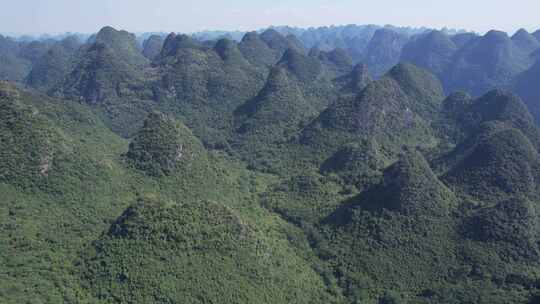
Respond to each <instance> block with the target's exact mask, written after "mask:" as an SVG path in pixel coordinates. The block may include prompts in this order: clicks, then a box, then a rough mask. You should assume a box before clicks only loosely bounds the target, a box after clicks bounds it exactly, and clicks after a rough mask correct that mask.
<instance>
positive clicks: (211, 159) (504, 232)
mask: <svg viewBox="0 0 540 304" xmlns="http://www.w3.org/2000/svg"><path fill="white" fill-rule="evenodd" d="M280 31H281V32H284V33H285V34H282V33H280ZM289 31H290V32H294V31H295V29H289ZM349 31H351V34H350V35H347V34H346V32H344V31H342V29H341V28H340V29H327V30H322V29H320V30H310V31H309V33H315V32H318V33H321V35H323V34H324V35H323V36H328V37H330V38H332V37H333V38H332V39H329V40H328V42H327V43H328V45H331V44H339V45H340V46H342V47H343V48H342V49H328V48H327V47H324V45H323V42H322V41H323V38H321V37H319V38H317V37H311V38H310V37H309V35H310V34H309V33H308V34H306V35H305V36H301V37H300V38H301V39H299V38H296V37H295V36H291V35H289V32H286V30H285V29H283V28H281V29H279V28H278V30H274V29H271V30H267V31H265V32H263V33H261V34H258V33H255V32H253V33H248V34H247V35H246V36H245V37H244V38H243V39H242V41H240V42H235V41H233V40H230V39H226V38H223V39H221V38H220V39H216V40H215V41H198V40H196V39H195V38H193V37H189V36H186V35H176V34H170V35H169V36H168V37H167V38H166V39H165V40H164V41H162V39H160V38H159V36H153V37H150V38H149V39H148V40H147V41H146V42H145V43H144V45H143V49H140V48H139V45H138V44H137V42H136V39H135V37H134V35H132V34H129V33H127V32H125V31H117V30H115V29H113V28H110V27H106V28H104V29H102V30H101V31H100V32H99V33H98V34H97V35H96V36H95V37H93V38H92V39H90V41H89V43H87V44H85V45H83V46H80V47H79V45H78V42H77V41H76V40H73V39H72V38H68V39H66V40H63V41H61V42H54V43H53V42H50V41H49V42H46V41H43V42H40V43H27V42H24V43H23V42H17V43H15V42H14V41H11V40H9V39H7V40H6V39H3V37H0V58H7V57H6V56H7V55H6V54H8V55H9V56H12V57H9V58H12V59H13V58H16V59H21V58H23V59H24V60H26V61H27V62H28V63H29V64H30V65H31V67H32V70H31V72H29V73H30V74H29V75H24V77H23V78H25V79H26V82H27V84H29V85H30V86H29V87H26V88H24V89H23V88H22V86H17V85H15V84H13V83H8V82H0V252H2V254H0V302H2V303H8V304H9V303H96V304H97V303H102V304H105V303H310V304H317V303H321V304H322V303H324V304H327V303H335V304H353V303H371V304H376V303H481V304H483V303H496V304H497V303H501V304H502V303H523V304H528V303H535V301H537V300H538V297H539V296H540V284H539V282H540V248H538V244H539V240H540V230H539V227H538V221H539V218H538V215H539V214H540V213H539V212H540V210H539V208H540V207H539V205H538V199H539V198H540V190H539V189H540V187H539V186H540V184H539V182H538V181H540V155H539V152H538V149H539V148H540V133H539V132H540V130H539V129H538V128H537V127H536V126H535V123H534V119H533V116H532V115H531V114H530V113H529V111H528V110H527V106H525V104H524V103H523V102H522V101H521V100H520V98H519V97H517V96H515V95H513V94H511V93H509V92H506V91H502V90H493V91H490V92H488V93H486V94H484V95H482V96H481V97H478V98H473V97H471V96H470V95H468V94H467V93H463V92H458V93H453V94H451V95H449V96H448V97H447V98H446V99H445V95H444V93H443V84H442V83H441V81H439V80H438V79H437V78H436V77H435V76H434V75H432V74H431V73H430V72H428V71H427V70H424V69H423V68H419V67H416V66H414V65H412V64H409V63H400V64H397V65H395V66H394V65H393V64H390V62H394V61H396V62H397V60H398V59H399V56H400V54H401V46H402V45H403V44H404V43H405V42H406V41H409V37H408V33H409V34H410V32H408V31H406V30H402V31H400V30H398V29H394V30H391V29H390V28H386V29H379V30H377V28H365V29H363V31H365V32H362V34H361V35H360V34H358V31H360V29H358V28H355V27H354V26H351V27H350V28H349ZM355 32H356V34H354V33H355ZM332 33H333V34H332ZM368 36H369V39H368V38H366V37H368ZM371 36H373V39H371ZM362 37H364V38H362ZM349 39H350V40H349ZM355 39H356V40H355ZM534 39H536V38H534V37H533V36H532V35H529V34H528V33H525V32H523V31H520V32H519V33H517V34H516V35H514V37H512V38H511V39H510V38H509V37H506V36H504V35H501V34H500V33H496V32H493V33H489V34H487V35H486V36H484V37H477V36H475V35H467V34H461V35H455V36H448V35H447V34H446V33H442V32H432V33H424V34H423V35H421V36H418V37H415V38H414V39H412V40H410V43H409V44H408V46H407V47H405V49H404V52H403V55H402V57H403V58H405V57H408V58H410V59H411V61H420V63H421V66H423V67H424V68H427V69H431V70H436V73H437V74H438V75H439V76H441V77H442V76H443V75H448V77H449V78H444V77H442V78H443V83H444V84H445V87H446V88H448V87H449V86H448V82H446V81H447V80H448V79H454V80H456V81H457V80H459V81H464V83H466V84H467V85H471V86H473V87H475V88H479V87H482V88H483V89H487V88H488V87H489V86H490V85H491V84H493V83H503V82H506V81H508V79H510V78H512V77H510V74H512V75H513V74H515V73H518V72H519V71H521V70H522V69H525V68H526V66H527V65H528V64H529V63H528V60H525V61H519V60H520V58H522V57H520V56H521V55H522V54H524V53H527V52H530V51H531V50H532V49H533V48H534V45H535V43H534V41H535V40H534ZM300 41H311V42H312V44H313V45H311V46H316V47H317V48H314V49H312V50H310V51H309V52H306V50H305V48H304V46H303V45H302V43H301V42H300ZM370 41H371V42H370ZM161 45H162V46H161ZM353 45H356V46H355V47H354V48H353ZM362 45H363V46H362ZM491 47H493V49H492V48H491ZM485 48H489V50H486V49H485ZM361 49H363V51H362V52H360V50H361ZM353 50H355V52H356V51H357V52H360V53H362V55H360V54H358V53H355V56H352V55H351V54H349V53H350V52H352V51H353ZM527 50H528V51H527ZM420 51H425V52H427V55H426V56H422V55H418V54H417V52H420ZM364 52H365V53H364ZM365 54H367V55H366V56H367V57H365V58H366V59H368V61H367V63H368V66H369V67H370V68H372V67H373V66H374V67H375V69H374V70H373V71H374V72H375V75H380V74H381V73H382V72H383V71H386V70H388V71H387V72H386V73H385V74H384V75H383V76H382V77H381V78H378V79H376V80H372V79H371V77H370V75H369V73H368V69H367V67H368V66H366V65H364V64H357V65H356V66H353V62H356V61H357V60H358V58H359V57H361V56H363V55H365ZM481 55H485V56H481ZM499 55H501V56H500V57H499ZM507 55H508V56H507ZM514 56H517V57H516V58H517V59H516V60H518V59H519V60H518V61H516V62H517V64H518V65H519V66H518V67H516V66H510V65H511V64H516V62H514V61H513V60H514V59H515V58H513V57H514ZM481 57H482V58H481ZM510 57H511V58H510ZM352 58H355V59H354V60H353V59H352ZM456 58H461V59H456ZM512 58H513V59H512ZM480 59H481V60H480ZM495 59H497V60H495ZM498 59H501V61H500V62H499V61H498ZM454 60H460V62H461V64H458V65H455V66H453V67H454V68H455V70H452V71H449V70H448V69H447V68H448V65H451V64H452V62H453V61H454ZM494 60H495V61H496V63H497V64H500V65H502V68H501V67H492V66H491V65H492V64H493V62H494ZM479 62H480V63H481V64H480V63H479ZM15 63H16V62H15ZM478 64H480V65H478ZM478 66H481V67H482V68H481V70H483V69H484V68H485V69H486V70H484V72H485V73H481V74H474V73H473V74H471V79H472V80H471V79H469V80H467V79H463V80H462V79H461V78H459V79H458V78H452V77H458V76H459V75H464V73H465V74H469V73H470V72H471V71H476V67H478ZM487 66H489V68H490V69H491V68H493V69H494V70H497V71H499V72H500V71H503V72H502V73H499V72H497V71H491V70H490V71H487V68H486V67H487ZM499 68H501V70H498V69H499ZM3 71H6V70H5V69H2V68H0V72H2V73H3ZM507 72H508V73H507ZM15 74H16V73H15ZM15 74H11V76H10V77H12V76H13V75H15ZM23 74H24V73H20V74H18V75H19V76H21V75H23ZM503 74H504V75H503ZM523 75H524V76H523V77H525V76H527V75H528V74H523ZM531 75H532V74H531ZM16 76H17V75H16ZM488 76H489V77H488ZM17 77H18V76H17ZM21 77H22V76H21ZM524 79H525V78H524ZM18 81H20V79H19V80H18ZM527 81H530V80H527ZM19 85H20V83H19ZM456 85H457V84H456ZM469 89H470V88H469ZM473 91H474V90H473Z"/></svg>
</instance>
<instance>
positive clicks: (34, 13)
mask: <svg viewBox="0 0 540 304" xmlns="http://www.w3.org/2000/svg"><path fill="white" fill-rule="evenodd" d="M538 11H540V1H535V0H515V1H512V2H509V1H507V0H491V1H488V0H480V1H474V2H473V1H465V0H454V1H452V2H445V3H441V2H439V1H432V0H431V1H430V0H410V1H407V2H406V3H404V2H403V1H396V0H379V1H377V2H367V1H358V0H357V1H354V0H341V1H329V0H311V1H307V0H298V1H294V2H292V3H291V2H290V1H285V0H274V1H271V2H270V1H257V2H255V1H247V0H231V1H227V2H219V3H215V1H210V0H198V1H193V0H181V1H174V0H155V1H152V3H151V5H149V3H148V2H147V1H143V0H116V1H112V0H94V1H92V2H89V1H85V2H82V1H72V0H41V1H39V0H19V1H11V2H10V3H5V4H4V8H3V9H2V11H1V12H0V33H8V34H19V35H24V34H32V35H36V34H46V33H48V34H58V33H65V32H79V33H93V32H96V31H98V30H99V29H100V28H101V27H102V26H105V25H111V26H113V27H115V28H118V29H125V30H128V31H131V32H153V31H156V32H158V31H164V32H186V33H188V32H197V31H203V30H228V31H231V30H240V31H246V30H255V29H260V28H265V27H268V26H272V25H289V26H297V27H311V26H327V25H343V24H378V25H384V24H392V25H396V26H411V27H423V26H424V27H429V28H443V27H448V28H455V29H465V30H470V31H476V32H480V33H483V32H486V31H488V30H490V29H498V30H503V31H506V32H508V33H510V34H511V33H513V32H515V31H516V30H518V29H519V28H525V29H527V30H529V31H534V30H537V29H539V28H540V19H538V18H537V13H536V12H538Z"/></svg>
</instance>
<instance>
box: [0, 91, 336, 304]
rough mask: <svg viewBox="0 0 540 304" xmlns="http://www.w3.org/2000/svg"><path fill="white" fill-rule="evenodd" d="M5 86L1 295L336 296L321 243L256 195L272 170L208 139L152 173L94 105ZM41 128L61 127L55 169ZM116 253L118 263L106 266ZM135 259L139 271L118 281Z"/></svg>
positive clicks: (53, 299) (14, 299) (54, 130)
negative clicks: (321, 270) (322, 267)
mask: <svg viewBox="0 0 540 304" xmlns="http://www.w3.org/2000/svg"><path fill="white" fill-rule="evenodd" d="M1 96H2V99H1V110H2V111H1V112H0V113H1V114H2V120H1V121H2V128H1V130H2V132H1V134H2V137H1V139H2V147H6V146H7V145H4V144H9V146H10V147H14V149H13V150H8V151H6V150H5V148H3V149H2V154H1V156H2V159H1V163H2V172H3V173H4V172H6V171H7V172H8V174H7V176H5V175H4V174H3V175H2V177H1V178H2V179H1V180H2V181H1V184H0V193H1V197H2V200H1V201H2V204H1V216H2V220H1V222H2V226H1V227H2V233H1V236H2V241H1V243H0V244H1V246H2V252H3V254H2V263H1V265H2V266H1V276H0V280H1V281H0V286H1V287H0V298H2V302H3V303H21V302H27V303H59V302H65V303H81V302H82V303H85V302H86V303H109V302H118V301H120V302H123V301H129V302H154V301H156V302H162V303H168V302H183V303H212V302H213V303H218V302H219V303H253V301H257V302H260V303H283V302H289V301H292V299H295V300H294V301H300V302H305V303H312V302H319V301H324V302H327V301H332V299H333V298H335V296H334V295H332V294H330V293H329V292H328V291H327V287H326V286H325V284H324V283H323V280H322V278H321V277H320V276H319V275H318V274H317V273H316V272H315V271H314V269H313V268H312V266H311V265H312V262H311V260H312V259H313V258H314V257H313V255H312V254H310V253H309V251H305V252H304V251H302V252H300V251H299V249H298V248H296V247H295V246H293V245H292V244H291V243H289V242H288V241H287V239H288V238H289V237H293V236H295V235H297V234H298V233H299V232H298V230H297V229H296V228H294V227H292V226H290V225H289V224H287V223H285V222H284V221H283V220H281V219H280V218H279V217H277V216H275V215H272V214H271V213H269V212H267V211H265V210H264V209H263V208H262V207H261V206H260V205H258V204H257V203H256V201H254V200H253V199H252V197H253V195H255V194H256V193H257V192H258V191H261V189H262V188H263V187H264V185H265V183H266V181H267V180H268V177H265V176H262V175H259V174H256V173H251V172H248V171H246V170H245V169H243V168H242V166H241V165H240V164H239V163H237V162H235V161H233V160H230V159H227V157H225V156H223V155H218V154H215V153H208V152H206V151H204V148H202V145H201V144H200V143H199V144H197V145H198V146H199V148H198V150H196V151H195V150H194V151H193V153H196V154H197V155H193V158H192V159H189V160H190V162H189V163H185V164H182V166H178V170H177V171H175V172H174V173H171V174H170V175H169V176H167V177H152V175H146V174H144V171H140V170H139V169H137V166H135V165H133V164H131V162H130V161H129V158H128V157H129V152H128V150H129V147H128V141H126V140H124V139H122V138H120V137H119V136H117V135H115V134H114V133H112V132H111V131H109V130H108V129H107V128H105V127H104V125H103V123H102V122H101V121H100V120H99V119H98V118H96V116H95V115H94V114H93V113H92V112H91V111H89V110H88V108H87V107H85V106H81V105H78V104H74V103H69V102H64V101H59V100H53V99H48V98H47V97H45V96H39V95H33V94H27V93H23V92H19V91H18V90H17V89H15V88H14V87H11V86H10V85H7V84H5V83H2V95H1ZM8 115H9V116H8ZM34 128H35V129H34ZM49 130H50V131H49ZM34 131H35V132H37V134H34V133H33V132H34ZM43 132H50V133H51V134H52V135H51V137H55V141H54V148H55V149H53V150H52V151H49V150H46V149H45V148H44V151H46V152H47V153H50V154H51V156H50V159H49V160H48V162H49V163H50V164H49V168H48V170H47V172H43V169H42V164H40V163H39V161H40V160H43V156H42V155H33V154H35V153H38V152H39V151H41V150H38V149H36V150H34V147H39V146H40V145H41V144H42V142H41V141H42V139H43V134H42V133H43ZM188 134H189V133H188ZM186 140H190V141H192V142H195V143H196V142H197V141H198V140H196V139H195V138H191V139H189V138H187V139H186ZM50 141H51V145H52V142H53V140H50ZM24 147H32V148H31V149H29V150H24ZM15 148H16V149H17V150H15ZM126 152H128V153H126ZM43 153H45V152H43ZM186 153H187V152H186ZM14 156H16V157H17V158H16V159H15V160H16V163H13V164H12V163H10V161H11V159H12V158H14ZM23 173H24V174H23ZM216 225H217V226H216ZM118 229H120V230H126V231H129V232H119V230H118ZM158 231H159V232H158ZM183 232H187V234H184V233H183ZM124 233H128V234H129V236H124ZM149 235H151V236H152V237H150V238H149ZM169 238H173V239H175V240H176V241H175V242H177V244H176V245H175V244H173V243H170V244H168V243H167V240H169ZM177 238H179V239H177ZM298 242H299V245H298V246H303V247H304V248H307V245H306V244H303V242H305V240H304V241H302V239H300V240H299V241H298ZM134 253H136V254H135V255H132V254H134ZM148 258H149V260H148ZM154 259H155V260H154ZM145 260H146V261H147V262H148V264H146V262H144V261H145ZM152 261H154V262H152ZM130 263H131V265H130ZM140 263H143V264H146V265H147V268H140V266H141V265H140ZM112 264H115V265H117V267H118V268H110V267H108V266H107V267H105V268H103V266H104V265H112ZM173 265H174V266H173ZM126 269H132V270H133V271H134V272H133V273H131V274H129V277H130V279H126V280H124V281H123V282H122V280H120V281H119V279H118V278H119V276H122V274H123V271H126ZM181 273H183V274H184V275H180V274H181ZM124 275H126V276H128V274H124ZM172 278H175V279H172ZM165 281H168V282H169V287H167V286H165V285H163V283H164V282H165ZM224 284H228V285H224ZM190 285H191V286H190ZM135 286H136V287H137V290H138V291H137V293H133V288H134V287H135ZM157 286H160V287H159V288H157ZM177 286H185V289H184V290H181V289H178V288H177ZM227 286H228V287H227ZM208 291H213V293H209V292H208ZM226 293H228V296H227V295H226ZM263 295H264V296H263ZM188 299H189V300H188Z"/></svg>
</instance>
